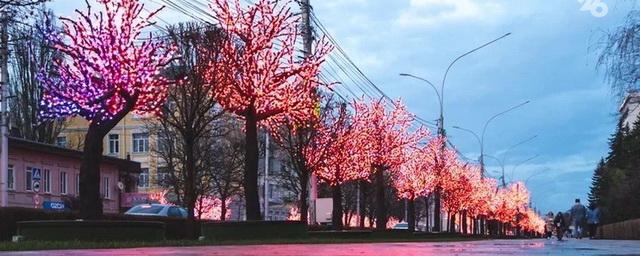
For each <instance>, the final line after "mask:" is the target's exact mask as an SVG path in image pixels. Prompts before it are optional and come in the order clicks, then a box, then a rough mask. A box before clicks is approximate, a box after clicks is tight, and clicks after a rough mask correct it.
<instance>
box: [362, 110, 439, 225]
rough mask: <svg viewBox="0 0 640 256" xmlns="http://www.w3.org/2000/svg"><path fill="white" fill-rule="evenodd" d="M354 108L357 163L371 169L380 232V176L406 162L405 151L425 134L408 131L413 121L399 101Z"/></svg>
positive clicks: (382, 205) (383, 220) (384, 214)
mask: <svg viewBox="0 0 640 256" xmlns="http://www.w3.org/2000/svg"><path fill="white" fill-rule="evenodd" d="M354 106H355V114H354V121H353V124H354V130H355V131H356V134H357V137H355V138H356V141H357V143H358V144H357V145H358V147H361V148H362V149H363V153H362V154H360V156H359V157H360V159H361V160H360V161H361V162H362V163H367V165H368V167H369V168H371V172H372V176H373V177H374V180H375V188H376V228H377V229H384V228H385V227H386V222H387V211H386V206H385V199H384V198H385V189H384V187H385V181H384V172H385V171H386V170H390V169H395V168H396V167H398V166H400V165H401V164H403V163H404V162H406V161H407V154H406V148H407V147H413V146H416V145H417V143H418V142H420V141H421V140H423V139H425V138H427V136H428V131H427V130H426V129H423V128H419V129H418V130H416V131H414V132H410V131H409V128H410V126H411V122H413V121H414V117H413V116H412V115H411V114H410V113H409V112H408V111H407V110H406V108H405V106H404V105H403V104H402V103H401V102H400V101H396V102H394V104H393V105H392V106H387V105H385V104H384V102H383V101H382V99H380V100H377V101H374V102H371V103H369V104H367V103H364V102H363V101H356V102H355V103H354ZM387 107H390V108H391V109H390V110H387V109H386V108H387Z"/></svg>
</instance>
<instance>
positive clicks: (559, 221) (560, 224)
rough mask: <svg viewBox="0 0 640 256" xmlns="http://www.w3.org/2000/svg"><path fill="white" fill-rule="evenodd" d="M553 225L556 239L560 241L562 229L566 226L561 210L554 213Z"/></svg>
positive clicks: (562, 233)
mask: <svg viewBox="0 0 640 256" xmlns="http://www.w3.org/2000/svg"><path fill="white" fill-rule="evenodd" d="M553 225H554V226H555V228H556V236H557V237H558V241H561V240H562V236H563V235H564V230H565V229H566V228H567V222H566V221H565V220H564V216H563V214H562V212H558V214H556V218H555V219H553Z"/></svg>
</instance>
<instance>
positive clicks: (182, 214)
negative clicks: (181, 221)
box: [124, 204, 187, 218]
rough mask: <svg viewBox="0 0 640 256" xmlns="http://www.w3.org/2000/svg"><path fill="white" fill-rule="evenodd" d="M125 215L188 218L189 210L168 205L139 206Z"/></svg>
mask: <svg viewBox="0 0 640 256" xmlns="http://www.w3.org/2000/svg"><path fill="white" fill-rule="evenodd" d="M124 214H125V215H137V216H156V217H171V218H187V210H185V209H184V208H182V207H178V206H175V205H166V204H139V205H136V206H134V207H132V208H131V209H129V210H128V211H127V212H125V213H124Z"/></svg>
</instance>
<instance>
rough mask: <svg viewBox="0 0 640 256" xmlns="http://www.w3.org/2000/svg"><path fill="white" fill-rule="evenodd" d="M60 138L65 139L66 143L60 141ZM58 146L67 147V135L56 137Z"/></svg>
mask: <svg viewBox="0 0 640 256" xmlns="http://www.w3.org/2000/svg"><path fill="white" fill-rule="evenodd" d="M60 140H64V143H60ZM56 146H58V147H62V148H66V147H67V136H58V137H56Z"/></svg>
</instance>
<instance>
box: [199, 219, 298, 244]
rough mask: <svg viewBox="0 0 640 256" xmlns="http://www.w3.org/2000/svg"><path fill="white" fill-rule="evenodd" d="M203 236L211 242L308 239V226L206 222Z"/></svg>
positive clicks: (253, 222) (295, 223) (292, 223)
mask: <svg viewBox="0 0 640 256" xmlns="http://www.w3.org/2000/svg"><path fill="white" fill-rule="evenodd" d="M202 235H204V236H205V237H206V238H207V239H209V240H218V241H221V240H265V239H283V238H284V239H291V238H294V239H295V238H300V239H303V238H307V237H308V232H307V224H306V223H304V222H301V221H245V222H205V223H202Z"/></svg>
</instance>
